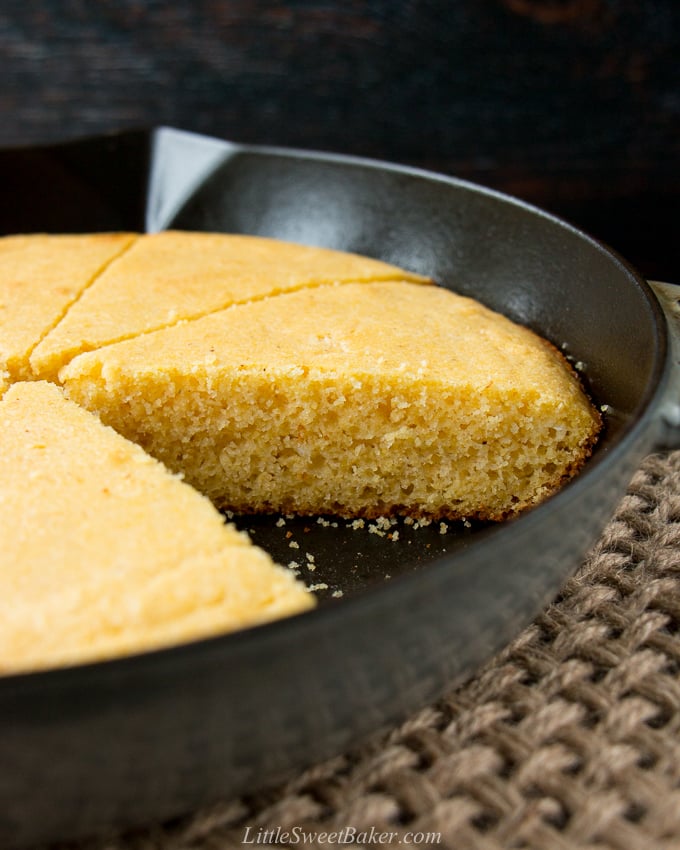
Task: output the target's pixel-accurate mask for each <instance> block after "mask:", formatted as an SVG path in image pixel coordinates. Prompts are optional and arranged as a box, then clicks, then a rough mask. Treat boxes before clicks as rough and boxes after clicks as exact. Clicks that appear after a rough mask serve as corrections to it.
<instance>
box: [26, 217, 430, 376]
mask: <svg viewBox="0 0 680 850" xmlns="http://www.w3.org/2000/svg"><path fill="white" fill-rule="evenodd" d="M48 249H50V250H51V246H44V247H43V248H40V250H41V251H43V252H45V251H47V250H48ZM45 256H46V254H45ZM395 278H396V279H407V280H413V281H422V282H424V281H426V278H423V277H421V276H420V275H416V274H411V273H409V272H405V271H404V270H402V269H399V268H396V267H395V266H392V265H389V264H388V263H383V262H380V261H379V260H373V259H370V258H368V257H361V256H358V255H356V254H348V253H345V252H341V251H331V250H328V249H322V248H311V247H306V246H302V245H296V244H293V243H288V242H281V241H278V240H274V239H265V238H262V237H254V236H240V235H225V234H214V233H191V232H181V231H166V232H162V233H155V234H143V235H138V236H137V237H136V239H135V241H134V244H133V245H132V246H131V247H130V249H129V250H128V251H126V252H125V254H124V255H123V256H121V257H120V258H119V259H118V260H117V261H116V262H113V263H111V264H110V265H109V266H108V267H107V268H106V269H105V270H104V271H103V273H102V274H101V275H100V276H98V277H97V279H96V280H95V281H94V282H93V283H92V285H91V286H89V287H88V289H87V290H86V291H85V292H84V293H83V295H82V297H81V298H80V299H79V300H78V301H77V302H76V303H74V304H73V306H72V307H71V309H70V310H69V311H68V313H67V314H66V315H65V316H64V318H63V319H62V321H61V322H59V324H58V325H57V326H56V327H54V328H53V329H52V331H51V332H50V333H49V334H47V336H46V337H45V339H44V340H43V341H42V342H41V343H40V344H39V345H38V346H37V347H36V349H35V351H34V352H33V354H32V356H31V368H32V371H33V374H34V376H35V377H38V378H46V379H49V380H54V379H55V377H56V375H57V372H58V371H59V369H60V368H61V367H62V366H63V365H64V364H65V363H67V362H68V361H69V360H70V359H72V358H73V357H74V356H75V355H76V354H79V353H81V352H83V351H90V350H93V349H97V348H99V347H101V346H103V345H107V344H109V343H111V342H115V341H118V340H122V339H127V338H130V337H134V336H136V335H138V334H140V333H145V332H148V331H152V330H157V329H159V328H163V327H167V326H171V325H173V324H175V323H176V322H178V321H181V320H185V319H191V318H196V317H198V316H203V315H205V314H207V313H210V312H213V311H215V310H219V309H222V308H225V307H228V306H229V305H230V304H234V303H240V302H246V301H252V300H255V299H258V298H263V297H265V296H271V295H275V294H277V293H279V292H286V291H291V290H295V289H300V288H302V287H307V286H317V285H320V284H325V283H334V282H346V281H366V280H389V279H395Z"/></svg>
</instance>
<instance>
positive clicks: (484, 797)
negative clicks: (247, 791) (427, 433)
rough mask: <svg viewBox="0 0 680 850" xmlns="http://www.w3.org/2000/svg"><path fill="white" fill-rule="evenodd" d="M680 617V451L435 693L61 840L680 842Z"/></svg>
mask: <svg viewBox="0 0 680 850" xmlns="http://www.w3.org/2000/svg"><path fill="white" fill-rule="evenodd" d="M679 627H680V452H675V453H672V454H667V455H655V456H650V457H648V458H647V459H646V460H645V462H644V463H643V465H642V466H641V468H640V469H639V470H638V472H637V473H636V475H635V476H634V478H633V480H632V482H631V484H630V486H629V488H628V492H627V495H626V496H625V497H624V498H623V500H622V501H621V503H620V505H619V507H618V509H617V511H616V514H615V516H614V517H613V519H612V520H611V522H610V523H609V524H608V526H607V527H606V529H605V531H604V533H603V534H602V537H601V538H600V540H599V541H598V543H597V544H596V545H595V546H594V548H593V549H592V551H591V552H590V554H589V556H588V558H587V559H586V561H585V563H584V564H583V565H582V566H581V569H580V570H579V572H578V573H577V574H576V575H575V576H574V577H573V578H572V579H571V580H570V581H568V582H567V584H566V585H565V587H564V588H563V589H562V592H561V594H560V595H559V597H558V598H557V599H556V600H555V601H554V603H553V604H552V605H551V606H550V607H549V608H548V609H547V610H546V611H545V612H544V613H543V614H542V615H541V616H540V617H539V618H538V619H537V620H536V621H535V622H534V623H533V624H532V625H531V626H530V627H529V628H527V629H526V630H525V631H524V632H523V633H522V634H521V635H519V637H518V638H517V639H516V640H515V641H514V642H513V643H512V644H511V645H510V646H508V647H507V648H506V649H505V650H504V651H503V652H502V653H501V654H500V655H498V656H497V657H495V658H494V659H493V660H492V661H490V662H489V663H488V664H487V665H486V666H485V667H484V668H483V669H481V670H480V671H478V673H477V675H476V676H475V677H474V678H473V679H471V680H469V681H468V682H467V683H466V684H464V685H463V686H461V687H458V688H457V689H455V690H453V691H452V692H450V693H448V694H447V695H446V696H445V697H443V698H442V699H441V700H439V701H438V702H437V703H435V704H433V705H430V706H428V707H427V708H425V709H423V710H422V711H420V712H419V713H417V714H415V715H414V716H412V717H410V718H409V719H408V720H407V721H406V722H405V723H403V724H402V725H400V726H399V727H398V728H395V729H392V730H391V731H389V732H386V733H382V734H380V735H378V736H376V737H375V738H374V739H373V740H372V741H371V742H370V743H369V744H366V745H364V746H362V747H361V748H358V749H356V750H355V751H352V752H347V753H345V754H344V755H342V756H340V757H338V758H335V759H332V760H329V761H327V762H325V763H323V764H318V765H316V766H314V767H313V768H311V769H309V770H307V771H305V772H304V773H302V774H301V775H298V776H297V777H296V778H294V779H293V780H291V781H290V782H288V783H287V784H286V785H285V786H282V787H279V788H276V789H274V790H271V791H268V792H266V793H261V794H259V795H256V796H251V797H244V798H242V799H237V800H231V801H225V802H224V803H222V804H220V805H217V806H213V807H212V808H210V809H206V810H203V811H200V812H198V813H196V814H194V815H193V816H191V817H188V818H183V819H181V820H178V821H175V822H173V823H170V824H164V825H157V826H153V827H147V828H146V829H144V830H141V831H136V832H134V833H131V834H128V835H125V836H119V837H111V838H108V839H99V840H98V841H95V842H90V843H88V844H77V845H76V844H69V845H60V847H61V848H62V850H66V848H67V847H68V850H104V849H105V848H106V850H227V848H236V847H242V846H243V841H244V839H245V838H246V837H250V839H251V841H252V838H253V837H254V836H257V835H258V834H259V835H260V836H261V837H264V838H265V839H267V838H268V840H265V841H260V843H258V846H259V847H260V848H263V847H270V846H277V847H281V846H291V845H292V844H293V843H294V842H292V841H289V842H287V843H286V842H285V841H281V840H277V838H276V835H277V834H278V835H279V836H280V835H281V834H282V833H283V832H285V831H289V830H292V829H293V827H297V828H298V832H297V833H296V835H297V836H298V839H299V841H298V843H300V842H302V841H303V838H302V837H300V836H301V835H302V834H303V833H304V842H305V846H306V847H309V848H314V847H320V846H326V847H327V846H329V842H328V841H327V840H324V839H325V838H326V836H325V835H324V833H326V834H327V833H330V832H334V831H339V830H343V829H345V830H348V829H349V828H351V829H353V830H354V835H355V836H357V835H358V836H359V837H361V835H360V834H361V833H369V832H370V830H371V828H374V832H373V836H375V835H376V834H377V833H390V834H391V835H390V840H388V841H387V842H386V843H385V844H383V845H382V846H388V847H396V846H399V845H401V844H402V843H403V842H404V841H406V842H408V841H412V842H414V843H420V844H421V845H427V846H437V847H441V848H450V850H466V848H471V850H500V848H503V849H504V850H505V848H527V849H528V848H531V850H534V848H536V850H539V849H540V850H575V848H579V850H585V848H587V850H608V848H612V850H613V848H616V850H643V848H644V850H671V848H680V669H679V665H680V634H679ZM248 828H249V829H248ZM277 830H278V833H277V832H276V831H277ZM347 834H348V833H347V832H346V833H345V835H347ZM419 834H420V835H419ZM369 837H370V836H369ZM418 839H420V840H418ZM336 843H339V842H336ZM355 843H358V846H368V843H370V842H365V843H364V844H361V842H355Z"/></svg>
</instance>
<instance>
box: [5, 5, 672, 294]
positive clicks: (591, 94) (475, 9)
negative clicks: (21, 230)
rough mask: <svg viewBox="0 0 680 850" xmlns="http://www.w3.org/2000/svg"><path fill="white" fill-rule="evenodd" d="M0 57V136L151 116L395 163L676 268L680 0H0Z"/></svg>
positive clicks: (80, 130)
mask: <svg viewBox="0 0 680 850" xmlns="http://www.w3.org/2000/svg"><path fill="white" fill-rule="evenodd" d="M0 63H1V64H0V68H1V70H2V76H1V80H2V81H1V83H0V119H1V120H0V146H7V145H12V146H14V145H24V144H32V143H40V142H45V141H53V140H56V139H64V138H73V137H75V136H81V135H86V134H92V133H99V132H102V131H109V130H116V129H122V128H129V127H142V126H144V127H146V126H151V125H156V124H161V123H163V124H169V125H172V126H176V127H181V128H184V129H188V130H196V131H200V132H206V133H210V134H214V135H218V136H221V137H224V138H230V139H234V140H237V141H244V142H258V143H268V144H269V143H271V144H282V145H294V146H299V147H305V148H320V149H324V150H333V151H339V152H348V153H354V154H360V155H365V156H371V157H378V158H382V159H388V160H392V161H396V162H401V163H409V164H413V165H417V166H423V167H426V168H432V169H436V170H439V171H443V172H445V173H449V174H455V175H458V176H462V177H465V178H468V179H472V180H475V181H477V182H480V183H483V184H485V185H488V186H492V187H495V188H498V189H501V190H504V191H508V192H511V193H512V194H515V195H518V196H520V197H523V198H525V199H527V200H529V201H531V202H534V203H537V204H539V205H541V206H543V207H545V208H547V209H549V210H551V211H554V212H556V213H558V214H560V215H563V216H564V217H566V218H568V219H570V220H571V221H573V222H574V223H576V224H578V225H579V226H581V227H583V228H584V229H586V230H588V231H589V232H590V233H592V234H593V235H594V236H596V237H599V238H601V239H603V240H604V241H606V242H608V243H609V244H611V245H612V246H613V247H615V248H616V249H617V250H618V251H619V252H621V253H622V254H623V255H624V256H626V257H627V258H628V259H630V260H631V261H632V262H633V263H634V264H636V265H637V266H638V267H639V268H640V269H641V270H642V271H643V273H645V274H647V275H648V276H656V277H663V278H666V279H674V280H678V281H680V232H679V224H680V215H679V212H680V205H679V199H680V125H679V118H680V2H678V0H655V2H640V0H460V2H456V1H455V0H404V2H398V0H397V1H396V2H395V0H373V2H368V1H367V0H363V2H362V0H344V1H343V0H333V1H331V0H326V2H322V0H289V2H287V3H283V2H248V0H234V2H217V0H197V2H185V3H179V2H169V3H161V2H147V3H144V2H142V1H141V0H120V2H115V0H101V2H86V0H42V2H40V3H30V2H26V0H3V3H2V7H1V9H0ZM4 202H5V203H6V202H7V201H4Z"/></svg>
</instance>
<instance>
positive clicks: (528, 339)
mask: <svg viewBox="0 0 680 850" xmlns="http://www.w3.org/2000/svg"><path fill="white" fill-rule="evenodd" d="M59 377H60V380H61V381H62V382H63V385H64V387H65V391H66V393H67V395H68V396H69V397H70V398H71V399H73V400H74V401H76V402H77V403H78V404H80V405H82V406H83V407H86V408H88V409H89V410H92V411H96V412H97V413H98V415H100V416H101V418H102V420H103V421H104V422H106V423H107V424H110V425H112V426H113V427H114V428H115V429H116V430H117V431H118V432H119V433H121V434H122V435H124V436H125V437H127V438H128V439H130V440H132V441H134V442H135V443H138V444H139V445H140V446H142V447H143V448H144V449H145V450H147V451H148V452H150V453H151V454H152V455H154V456H155V457H157V458H159V459H160V460H162V461H163V462H164V463H165V464H166V465H167V466H168V467H169V468H170V469H172V470H175V471H180V470H181V471H182V473H183V474H184V476H185V480H186V481H187V482H189V483H191V484H192V485H193V486H195V487H196V488H197V489H198V490H200V491H201V492H202V493H205V494H206V495H208V496H209V497H210V499H211V500H212V501H213V502H214V503H215V504H216V505H218V506H220V507H225V508H230V509H233V510H236V511H240V512H244V511H272V510H282V511H294V512H299V513H319V512H332V513H337V514H340V515H347V516H356V515H363V516H377V515H381V514H391V513H409V514H413V515H423V516H429V517H447V518H457V517H479V518H484V519H494V520H497V519H502V518H504V517H507V516H511V515H513V514H516V513H518V512H519V511H521V510H524V509H525V508H527V507H530V506H532V505H535V504H537V503H538V502H540V501H542V500H543V499H544V498H545V497H546V496H548V495H549V494H551V493H553V492H554V491H555V490H556V489H558V488H559V487H560V486H561V485H562V484H563V483H564V482H565V481H566V480H568V479H569V478H570V477H571V476H573V475H574V474H575V472H576V471H577V470H578V469H579V468H580V466H581V465H582V464H583V462H584V460H585V458H586V457H587V456H588V455H589V453H590V450H591V447H592V445H593V442H594V440H595V438H596V435H597V432H598V430H599V427H600V418H599V415H598V414H597V413H596V412H595V411H594V409H593V408H592V406H591V404H590V402H589V401H588V399H587V397H586V396H585V394H584V393H583V391H582V389H581V386H580V384H579V381H578V379H577V377H576V375H575V374H574V373H573V372H572V371H571V369H570V368H569V367H568V365H567V364H566V361H565V360H564V358H563V357H562V356H561V355H560V354H559V353H558V352H557V351H556V350H555V349H554V348H553V347H551V346H550V345H548V344H547V343H546V342H545V341H544V340H542V339H540V338H539V337H538V336H536V335H535V334H533V333H532V332H530V331H529V330H527V329H525V328H522V327H519V326H518V325H516V324H514V323H512V322H510V321H509V320H507V319H505V318H504V317H502V316H500V315H498V314H497V313H494V312H492V311H490V310H488V309H486V308H485V307H483V306H482V305H480V304H479V303H477V302H475V301H473V300H471V299H468V298H464V297H460V296H457V295H454V294H453V293H451V292H449V291H448V290H445V289H443V288H440V287H436V286H423V285H420V284H414V283H410V282H374V283H364V284H360V285H359V284H345V285H342V286H332V285H327V286H319V287H317V288H312V289H302V290H299V291H297V292H293V293H289V294H281V295H278V296H277V297H274V298H267V299H264V300H260V301H254V302H252V303H249V304H244V305H238V306H234V307H231V308H230V309H226V310H222V311H218V312H216V313H213V314H211V315H209V316H206V317H204V318H201V319H197V320H195V321H193V322H189V323H186V324H180V325H177V326H174V327H172V328H168V329H166V330H161V331H158V332H155V333H151V334H147V335H144V336H140V337H137V338H136V339H132V340H129V341H125V342H121V343H118V344H115V345H111V346H107V347H105V348H102V349H99V350H97V351H94V352H91V353H87V354H83V355H81V356H79V357H77V358H76V359H75V360H73V361H72V362H71V363H70V364H69V365H68V366H66V367H65V368H64V369H62V371H61V372H60V376H59Z"/></svg>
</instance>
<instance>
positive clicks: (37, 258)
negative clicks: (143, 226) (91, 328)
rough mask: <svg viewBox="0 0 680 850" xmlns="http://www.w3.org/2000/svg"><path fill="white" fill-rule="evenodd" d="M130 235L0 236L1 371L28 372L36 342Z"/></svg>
mask: <svg viewBox="0 0 680 850" xmlns="http://www.w3.org/2000/svg"><path fill="white" fill-rule="evenodd" d="M133 240H134V236H133V235H132V234H129V233H98V234H93V235H87V236H68V235H54V236H52V235H44V234H38V235H27V236H5V237H3V238H2V239H0V372H3V371H4V372H7V373H8V376H9V377H10V378H11V379H13V380H18V379H23V378H27V377H29V376H30V368H29V364H28V359H29V356H30V354H31V351H32V350H33V348H34V347H35V345H36V344H37V343H38V342H39V341H40V340H41V339H42V338H43V336H45V334H46V333H47V332H48V331H49V330H50V329H51V328H52V327H53V326H54V325H55V324H56V323H57V322H58V321H59V319H60V318H61V317H62V315H63V314H64V313H65V311H66V309H67V308H68V306H69V305H70V304H71V302H72V301H74V300H75V299H76V298H77V297H78V296H79V295H80V293H81V292H82V291H83V290H84V289H85V288H86V287H87V286H88V284H89V283H90V282H91V280H92V279H93V278H94V277H95V276H96V275H97V274H98V273H99V272H100V271H101V270H102V269H103V268H104V266H106V265H107V264H108V263H110V262H111V260H112V259H113V258H114V257H116V256H117V255H118V254H120V253H121V251H124V250H125V248H127V246H128V245H129V244H130V243H131V242H132V241H133Z"/></svg>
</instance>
